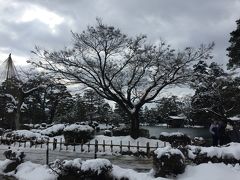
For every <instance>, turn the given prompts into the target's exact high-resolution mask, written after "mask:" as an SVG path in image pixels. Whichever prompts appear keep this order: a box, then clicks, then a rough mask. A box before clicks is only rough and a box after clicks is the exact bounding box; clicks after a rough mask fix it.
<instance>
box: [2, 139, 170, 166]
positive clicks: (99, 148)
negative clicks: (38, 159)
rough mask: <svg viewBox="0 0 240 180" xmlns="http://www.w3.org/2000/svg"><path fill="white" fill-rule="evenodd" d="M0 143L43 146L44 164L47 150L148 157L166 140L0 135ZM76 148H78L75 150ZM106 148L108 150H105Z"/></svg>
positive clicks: (95, 156)
mask: <svg viewBox="0 0 240 180" xmlns="http://www.w3.org/2000/svg"><path fill="white" fill-rule="evenodd" d="M0 144H5V145H9V146H14V147H22V148H44V149H46V164H48V163H49V162H48V159H49V151H51V150H52V151H56V150H59V151H68V150H72V151H73V152H76V151H77V152H87V153H90V152H92V153H94V158H97V153H99V152H102V153H105V152H111V153H114V152H117V153H120V154H130V153H133V152H135V153H142V154H144V155H146V156H147V157H150V156H151V155H152V153H151V152H152V151H153V150H155V149H157V148H159V147H164V146H166V142H163V144H161V145H159V143H158V142H157V143H156V145H154V146H153V145H150V143H149V142H147V143H146V144H144V145H143V144H140V143H139V142H138V141H137V143H136V144H131V142H130V141H128V143H127V144H123V142H122V141H119V144H117V143H116V141H114V143H113V141H112V140H111V141H110V143H106V141H105V140H102V142H99V141H98V140H95V141H94V142H91V141H89V142H87V143H84V142H83V141H82V143H75V141H74V143H68V144H66V143H65V142H64V141H63V140H62V138H61V139H60V140H57V139H53V140H52V141H48V140H47V141H46V140H44V139H43V138H42V139H35V140H29V139H28V140H26V139H24V138H15V137H11V138H6V137H3V136H0ZM77 148H78V150H77ZM107 150H108V151H107Z"/></svg>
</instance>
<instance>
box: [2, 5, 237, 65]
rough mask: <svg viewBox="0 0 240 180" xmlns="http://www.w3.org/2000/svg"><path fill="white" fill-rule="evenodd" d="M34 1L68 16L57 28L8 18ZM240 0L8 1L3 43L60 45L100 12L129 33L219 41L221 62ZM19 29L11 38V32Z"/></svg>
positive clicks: (185, 41)
mask: <svg viewBox="0 0 240 180" xmlns="http://www.w3.org/2000/svg"><path fill="white" fill-rule="evenodd" d="M0 1H1V0H0ZM11 2H14V3H15V4H21V6H22V7H28V6H29V5H31V4H34V5H36V6H39V7H42V8H46V9H48V10H49V11H51V12H54V13H56V14H58V15H60V16H62V17H64V18H65V22H63V23H62V24H60V25H59V26H57V27H56V31H57V33H56V34H52V33H51V32H50V30H49V28H48V27H47V26H46V25H45V24H43V23H42V22H39V21H36V20H35V21H33V22H28V23H16V22H14V21H13V20H12V19H11V21H8V20H6V19H5V18H4V15H5V14H9V12H11V11H13V14H12V16H13V17H14V16H19V15H20V14H21V9H18V6H13V8H11ZM239 8H240V0H233V1H231V2H230V1H226V0H211V1H209V0H201V1H199V0H121V1H119V0H91V1H89V0H71V1H66V0H51V1H48V0H41V1H39V0H32V1H30V0H21V1H16V0H15V1H9V7H8V8H5V9H4V11H2V12H1V13H0V15H1V18H0V27H4V28H3V29H1V28H0V37H1V41H0V48H1V47H10V48H11V49H16V52H17V53H21V55H24V54H27V53H28V52H29V51H30V50H32V49H33V47H34V45H35V44H36V45H39V46H43V47H45V48H47V49H59V48H62V47H63V46H64V45H68V44H69V43H70V41H71V33H70V30H73V31H75V32H81V31H82V30H83V29H85V28H86V26H87V25H92V24H94V23H95V18H96V17H101V18H103V21H104V22H105V23H108V24H112V25H114V26H116V27H119V28H120V29H122V30H123V32H125V33H127V34H129V35H136V34H140V33H143V34H147V35H148V37H149V39H150V40H151V41H153V42H154V41H156V40H158V39H159V38H163V39H164V40H166V41H167V42H169V43H170V44H172V46H173V47H176V48H180V49H182V48H184V47H185V46H194V47H197V46H198V45H199V44H201V43H209V42H212V41H215V42H216V47H215V49H214V54H215V55H216V58H215V60H216V61H218V62H219V63H226V62H227V57H226V56H225V54H226V47H227V46H228V39H229V33H230V32H231V31H232V30H234V28H235V20H237V19H238V18H240V11H239ZM11 33H12V34H16V37H15V38H12V34H11Z"/></svg>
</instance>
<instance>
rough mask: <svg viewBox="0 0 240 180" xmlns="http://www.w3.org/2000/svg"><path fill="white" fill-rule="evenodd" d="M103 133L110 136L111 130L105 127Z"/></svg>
mask: <svg viewBox="0 0 240 180" xmlns="http://www.w3.org/2000/svg"><path fill="white" fill-rule="evenodd" d="M104 135H105V136H110V137H111V136H112V131H111V130H108V129H107V130H105V131H104Z"/></svg>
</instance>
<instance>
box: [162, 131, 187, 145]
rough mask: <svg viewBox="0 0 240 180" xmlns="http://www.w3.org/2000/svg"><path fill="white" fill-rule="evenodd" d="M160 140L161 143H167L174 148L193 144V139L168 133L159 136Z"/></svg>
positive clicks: (179, 134) (181, 134) (184, 135)
mask: <svg viewBox="0 0 240 180" xmlns="http://www.w3.org/2000/svg"><path fill="white" fill-rule="evenodd" d="M159 140H161V141H167V142H169V143H170V144H171V145H172V146H174V147H177V146H178V145H187V144H191V138H190V137H189V136H187V135H186V134H183V133H179V132H176V133H166V132H163V133H161V134H160V136H159Z"/></svg>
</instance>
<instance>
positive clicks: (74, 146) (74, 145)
mask: <svg viewBox="0 0 240 180" xmlns="http://www.w3.org/2000/svg"><path fill="white" fill-rule="evenodd" d="M73 151H76V141H75V139H74V140H73Z"/></svg>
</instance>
